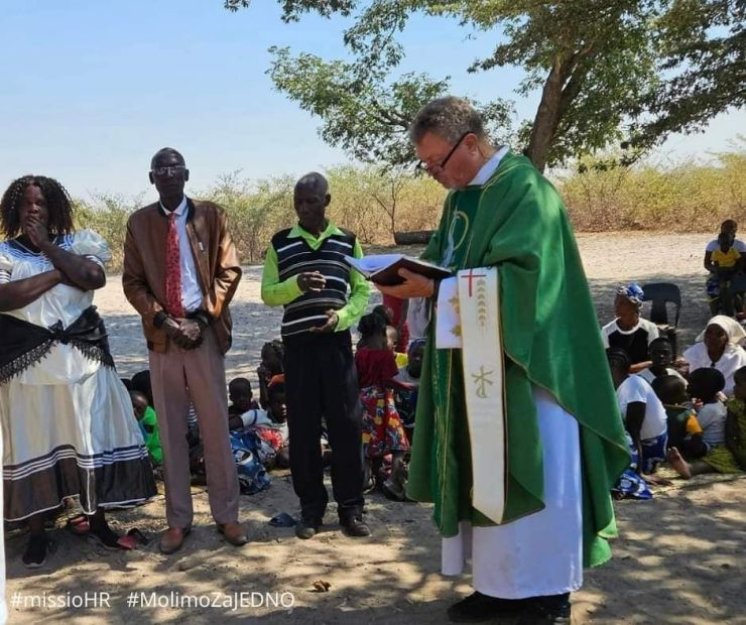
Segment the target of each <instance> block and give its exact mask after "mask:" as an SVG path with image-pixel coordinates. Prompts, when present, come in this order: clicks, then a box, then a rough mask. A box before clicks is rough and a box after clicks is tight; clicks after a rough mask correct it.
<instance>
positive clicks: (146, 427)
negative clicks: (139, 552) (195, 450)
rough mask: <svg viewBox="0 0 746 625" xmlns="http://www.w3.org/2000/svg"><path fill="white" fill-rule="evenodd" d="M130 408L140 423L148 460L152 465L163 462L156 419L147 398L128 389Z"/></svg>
mask: <svg viewBox="0 0 746 625" xmlns="http://www.w3.org/2000/svg"><path fill="white" fill-rule="evenodd" d="M130 399H131V400H132V408H133V410H134V411H135V417H136V418H137V422H138V423H139V424H140V430H141V431H142V435H143V438H144V439H145V447H147V449H148V455H149V456H150V461H151V463H152V464H153V465H154V466H159V465H161V464H163V448H162V447H161V437H160V433H159V431H158V419H157V418H156V415H155V410H153V409H152V408H151V407H150V406H149V405H148V398H147V397H145V395H144V394H143V393H141V392H140V391H130Z"/></svg>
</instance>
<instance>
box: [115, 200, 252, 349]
mask: <svg viewBox="0 0 746 625" xmlns="http://www.w3.org/2000/svg"><path fill="white" fill-rule="evenodd" d="M187 205H188V206H187V227H186V230H187V234H188V236H189V242H190V244H191V248H192V253H193V254H194V260H195V265H196V268H197V274H198V277H199V283H200V287H201V289H202V296H203V300H202V309H201V311H202V312H203V313H207V316H208V317H209V319H210V325H211V327H212V328H213V330H214V332H215V336H216V338H217V342H218V345H219V346H220V349H221V351H222V352H223V353H225V352H227V351H228V349H229V348H230V346H231V325H232V324H231V315H230V311H229V310H228V304H229V303H230V301H231V299H232V298H233V294H234V293H235V292H236V288H237V287H238V282H239V280H240V279H241V267H240V265H239V264H238V255H237V253H236V247H235V245H234V244H233V241H232V239H231V236H230V233H229V232H228V227H227V223H226V218H225V213H224V212H223V209H222V208H220V207H219V206H218V205H217V204H213V203H212V202H199V201H192V200H190V199H187ZM167 231H168V218H167V217H166V214H165V213H164V212H163V209H161V207H160V204H159V203H158V202H156V203H155V204H151V205H150V206H146V207H145V208H141V209H140V210H138V211H137V212H135V213H133V214H132V215H131V216H130V218H129V220H128V221H127V237H126V239H125V242H124V271H123V273H122V286H123V287H124V294H125V296H126V297H127V299H128V300H129V302H130V304H132V306H134V307H135V310H137V312H138V313H140V316H141V317H142V326H143V331H144V332H145V338H146V340H147V342H148V349H151V350H154V351H157V352H164V351H166V348H167V346H168V341H169V339H168V337H167V336H166V333H165V332H164V331H163V330H162V329H161V328H160V327H158V326H159V325H160V323H162V319H163V318H164V315H165V310H164V306H163V304H162V302H165V301H166V275H165V272H166V235H167Z"/></svg>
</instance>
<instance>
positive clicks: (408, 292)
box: [376, 269, 435, 299]
mask: <svg viewBox="0 0 746 625" xmlns="http://www.w3.org/2000/svg"><path fill="white" fill-rule="evenodd" d="M399 275H400V276H401V277H402V278H404V282H403V283H402V284H397V285H396V286H383V285H380V284H377V285H376V287H377V288H378V290H379V291H380V292H381V293H383V294H384V295H391V296H392V297H398V298H399V299H410V298H412V297H425V298H428V297H432V296H433V295H435V280H433V279H432V278H426V277H425V276H423V275H420V274H418V273H414V272H413V271H409V269H399Z"/></svg>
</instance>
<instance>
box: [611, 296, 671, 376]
mask: <svg viewBox="0 0 746 625" xmlns="http://www.w3.org/2000/svg"><path fill="white" fill-rule="evenodd" d="M644 296H645V294H644V292H643V290H642V288H641V287H640V285H639V284H635V283H634V282H632V283H631V284H628V285H626V286H624V285H621V286H619V287H617V290H616V297H615V299H614V314H615V315H616V318H615V319H614V321H611V322H609V323H607V324H606V325H605V326H604V327H603V328H601V336H602V338H603V341H604V347H605V348H606V349H609V348H615V349H621V350H623V351H625V352H626V353H627V356H629V361H630V362H631V363H632V364H631V366H630V369H629V372H630V373H637V372H638V371H642V370H643V369H647V368H648V367H649V366H651V365H652V364H653V363H652V361H651V360H650V354H649V352H648V346H649V345H650V343H651V342H653V341H654V340H655V339H657V338H658V326H656V325H655V324H654V323H653V322H652V321H648V320H647V319H643V318H642V317H641V316H640V308H641V307H642V300H643V298H644Z"/></svg>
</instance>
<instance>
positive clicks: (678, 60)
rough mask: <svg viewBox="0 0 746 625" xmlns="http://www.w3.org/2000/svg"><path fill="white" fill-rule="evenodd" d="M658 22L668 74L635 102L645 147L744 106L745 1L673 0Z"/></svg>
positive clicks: (638, 135) (663, 66) (662, 66)
mask: <svg viewBox="0 0 746 625" xmlns="http://www.w3.org/2000/svg"><path fill="white" fill-rule="evenodd" d="M666 4H667V5H668V6H669V10H668V11H667V12H666V14H665V15H664V16H663V18H662V19H661V20H660V22H659V27H660V34H659V37H660V42H661V48H662V60H661V62H660V64H659V65H660V70H661V71H662V72H664V73H665V74H666V75H669V76H670V78H669V79H668V80H665V81H662V82H661V83H660V84H659V85H658V86H657V88H655V89H653V90H652V91H651V92H650V93H648V94H647V96H646V97H645V98H643V99H642V100H641V102H640V106H639V107H637V110H636V113H637V115H638V116H639V117H640V121H639V122H638V128H637V133H636V136H635V138H634V141H635V142H636V143H637V144H638V145H639V146H642V147H647V146H650V145H653V144H655V143H658V142H660V141H661V140H662V139H664V138H665V137H666V136H667V135H668V134H669V133H671V132H691V131H697V130H701V129H702V128H703V127H704V125H705V124H706V123H707V122H708V121H709V120H710V119H711V118H712V117H714V116H715V115H717V114H718V113H722V112H724V111H727V110H728V109H729V108H731V107H743V106H745V105H746V0H670V1H669V2H667V3H666Z"/></svg>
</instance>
